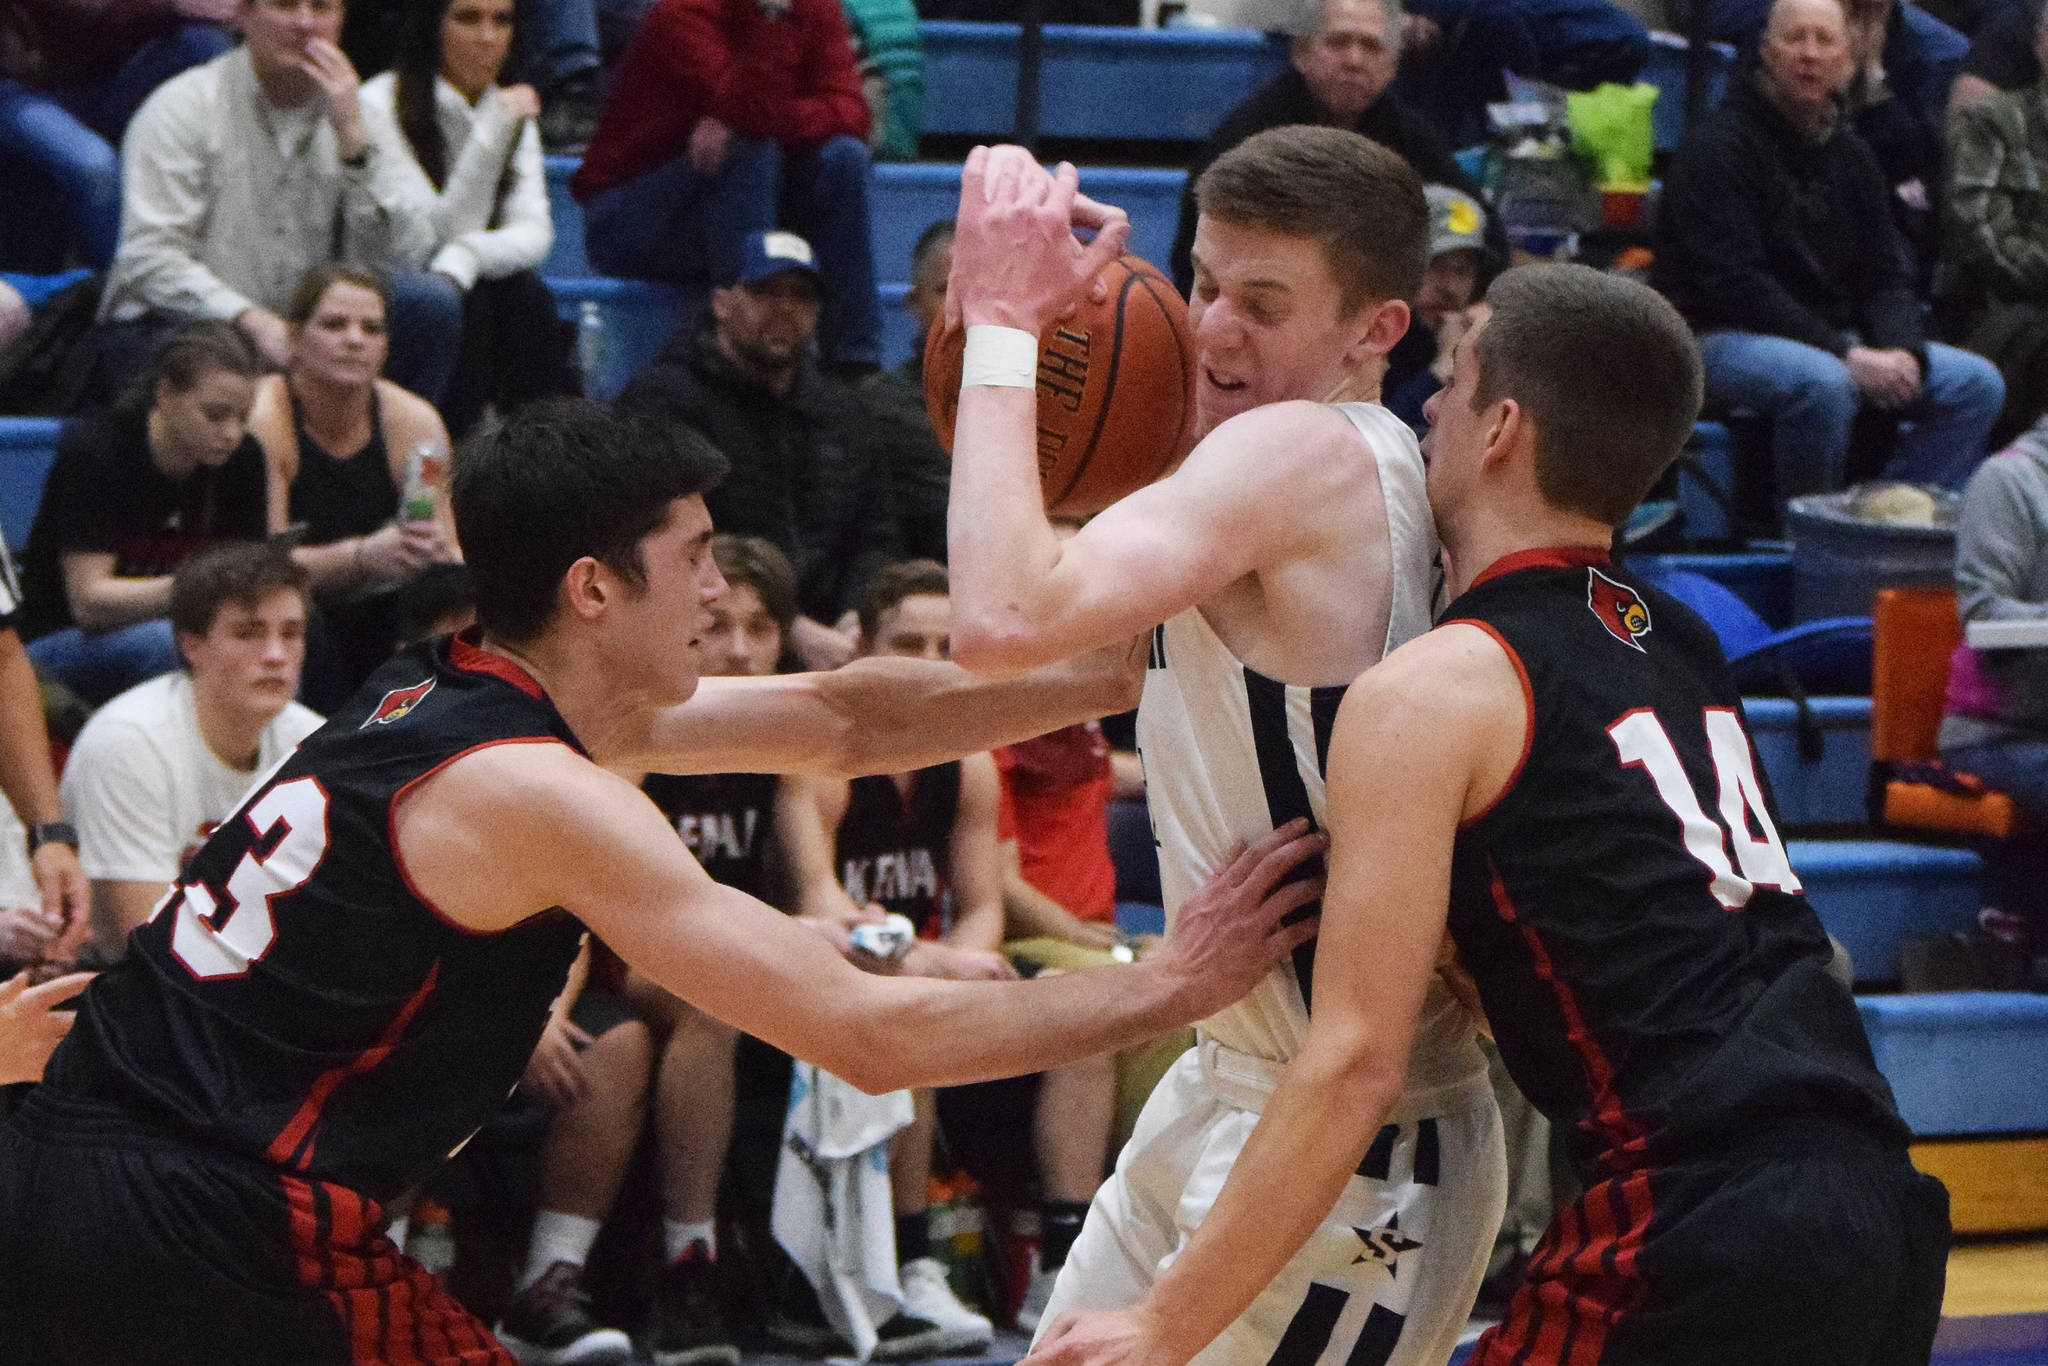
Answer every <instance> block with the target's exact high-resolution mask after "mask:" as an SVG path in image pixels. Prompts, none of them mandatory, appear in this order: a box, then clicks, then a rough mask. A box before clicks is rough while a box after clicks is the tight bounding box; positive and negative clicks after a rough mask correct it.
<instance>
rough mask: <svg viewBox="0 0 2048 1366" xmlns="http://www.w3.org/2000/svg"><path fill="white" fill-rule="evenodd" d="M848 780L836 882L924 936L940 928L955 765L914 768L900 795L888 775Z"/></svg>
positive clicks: (945, 907) (945, 912)
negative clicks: (906, 795)
mask: <svg viewBox="0 0 2048 1366" xmlns="http://www.w3.org/2000/svg"><path fill="white" fill-rule="evenodd" d="M848 787H849V789H850V790H849V791H848V793H847V798H846V815H845V816H844V817H842V818H841V819H840V822H839V835H838V840H837V842H836V844H835V846H834V854H835V856H836V858H837V860H838V863H839V885H840V886H842V887H844V888H845V889H846V894H847V895H848V896H850V897H852V898H853V900H854V902H855V903H856V904H858V905H862V906H879V907H881V908H882V909H883V910H884V911H890V912H893V913H895V914H897V915H901V916H906V917H908V918H909V920H910V923H911V924H913V925H915V926H917V932H918V933H919V934H921V935H924V936H926V937H927V938H929V937H932V936H935V935H939V934H943V933H944V932H945V931H946V930H947V929H948V928H949V925H948V923H947V922H948V921H949V919H950V918H951V909H950V900H951V899H950V880H951V873H952V850H953V816H954V813H955V812H956V811H958V810H959V807H960V765H959V764H957V763H946V764H935V765H933V766H932V767H930V768H922V769H919V770H918V771H917V772H916V773H915V774H913V775H912V776H911V782H910V796H909V798H908V799H907V800H906V799H905V798H904V796H903V795H902V793H900V792H898V791H897V789H896V782H895V780H894V779H893V778H891V777H889V776H888V775H887V774H872V775H870V776H868V777H865V778H855V779H854V780H853V782H852V783H850V784H848Z"/></svg>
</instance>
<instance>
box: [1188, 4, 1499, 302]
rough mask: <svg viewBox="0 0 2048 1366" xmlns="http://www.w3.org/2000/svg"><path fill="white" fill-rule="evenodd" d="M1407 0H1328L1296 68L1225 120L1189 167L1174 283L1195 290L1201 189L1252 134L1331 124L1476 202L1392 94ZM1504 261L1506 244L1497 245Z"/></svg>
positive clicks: (1466, 182)
mask: <svg viewBox="0 0 2048 1366" xmlns="http://www.w3.org/2000/svg"><path fill="white" fill-rule="evenodd" d="M1403 24H1404V19H1403V15H1402V11H1401V0H1323V3H1322V4H1321V7H1320V9H1319V10H1318V21H1317V27H1316V30H1315V32H1314V33H1312V34H1309V35H1307V36H1305V37H1297V38H1294V39H1293V40H1292V41H1291V43H1290V47H1289V51H1290V54H1291V56H1292V59H1293V65H1292V66H1291V67H1290V68H1289V69H1288V70H1286V71H1284V72H1282V73H1281V74H1280V75H1278V76H1276V77H1274V78H1273V79H1272V80H1271V81H1269V82H1267V83H1266V85H1265V86H1263V87H1262V88H1260V89H1259V90H1257V91H1256V92H1254V93H1253V94H1252V96H1251V97H1250V98H1249V99H1247V100H1245V102H1244V103H1242V104H1240V105H1238V106H1237V108H1235V109H1233V110H1231V111H1230V112H1229V113H1228V114H1226V115H1224V116H1223V122H1222V123H1220V124H1218V125H1217V128H1216V131H1215V133H1213V134H1212V135H1211V136H1210V138H1209V141H1208V142H1207V143H1205V144H1204V145H1203V147H1202V150H1201V152H1200V153H1199V154H1198V155H1197V156H1196V158H1195V162H1194V164H1193V165H1192V166H1190V167H1189V168H1188V179H1187V186H1186V188H1185V189H1183V190H1182V191H1181V197H1180V229H1179V231H1178V232H1177V233H1176V234H1175V236H1174V240H1173V259H1172V269H1173V278H1174V282H1175V283H1176V284H1177V285H1179V286H1180V290H1181V292H1182V293H1183V294H1185V293H1187V292H1188V290H1189V288H1190V287H1191V286H1192V285H1193V283H1194V266H1193V264H1192V263H1191V261H1190V256H1189V254H1190V252H1191V251H1192V250H1193V249H1194V244H1195V182H1196V181H1197V180H1199V179H1200V178H1201V175H1202V172H1203V171H1205V170H1207V169H1208V168H1209V163H1210V162H1212V161H1214V160H1216V158H1217V157H1220V156H1222V155H1223V154H1224V153H1225V152H1227V151H1229V150H1230V149H1231V148H1233V147H1235V146H1237V144H1238V143H1240V142H1243V141H1244V140H1245V139H1246V138H1248V137H1250V136H1251V135H1252V134H1254V133H1258V132H1263V131H1264V130H1266V129H1268V128H1278V127H1280V126H1282V125H1284V124H1290V123H1327V124H1332V125H1334V126H1336V127H1339V128H1349V129H1351V130H1352V131H1354V132H1358V133H1363V134H1364V135H1365V136H1367V137H1369V138H1371V139H1372V140H1373V141H1375V142H1377V143H1380V144H1382V145H1383V146H1385V147H1388V148H1390V149H1391V150H1393V151H1395V152H1397V153H1399V154H1400V156H1401V157H1402V159H1403V160H1405V161H1407V162H1408V164H1409V165H1411V166H1413V167H1414V168H1415V170H1416V173H1417V174H1419V175H1420V176H1421V177H1422V179H1423V181H1424V182H1425V183H1428V184H1435V185H1450V186H1454V187H1456V188H1457V189H1460V190H1463V191H1464V192H1465V193H1466V194H1469V195H1471V196H1472V197H1473V198H1474V199H1477V198H1478V197H1479V195H1480V189H1479V185H1478V183H1477V182H1475V181H1474V180H1473V179H1472V178H1471V177H1470V176H1468V175H1466V174H1465V172H1464V171H1463V170H1461V169H1459V167H1458V163H1457V162H1456V161H1455V160H1453V159H1452V157H1451V152H1450V148H1449V147H1447V146H1446V145H1445V143H1444V141H1443V139H1442V138H1441V137H1439V136H1438V135H1437V132H1436V130H1435V129H1434V128H1432V127H1431V126H1430V123H1429V121H1428V120H1427V119H1425V118H1423V117H1422V116H1421V115H1420V114H1418V113H1416V112H1415V111H1414V110H1412V109H1410V108H1409V107H1408V106H1407V105H1406V104H1404V103H1403V102H1402V100H1401V98H1400V97H1399V96H1398V95H1395V94H1393V93H1392V92H1390V91H1389V90H1388V89H1387V87H1388V86H1389V85H1391V84H1392V83H1393V80H1394V72H1395V69H1396V68H1397V66H1398V65H1399V63H1400V58H1401V34H1402V28H1403ZM1499 246H1500V255H1501V257H1502V259H1505V258H1506V256H1507V250H1506V240H1505V238H1503V239H1502V240H1501V242H1500V244H1499Z"/></svg>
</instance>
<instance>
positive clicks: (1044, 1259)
mask: <svg viewBox="0 0 2048 1366" xmlns="http://www.w3.org/2000/svg"><path fill="white" fill-rule="evenodd" d="M1087 1217H1088V1206H1087V1205H1086V1204H1084V1203H1083V1202H1081V1201H1079V1200H1045V1201H1042V1202H1040V1204H1039V1206H1038V1265H1039V1269H1040V1270H1043V1271H1057V1270H1058V1269H1059V1268H1060V1267H1063V1266H1065V1265H1066V1264H1067V1253H1068V1251H1069V1250H1070V1249H1072V1247H1073V1246H1074V1239H1076V1238H1078V1237H1080V1236H1081V1221H1082V1220H1083V1219H1085V1218H1087Z"/></svg>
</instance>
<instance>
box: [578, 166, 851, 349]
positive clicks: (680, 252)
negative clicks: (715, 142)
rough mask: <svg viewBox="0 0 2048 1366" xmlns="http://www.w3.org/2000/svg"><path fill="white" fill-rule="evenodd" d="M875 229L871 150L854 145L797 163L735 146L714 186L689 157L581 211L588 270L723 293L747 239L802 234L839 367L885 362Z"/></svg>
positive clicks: (823, 326)
mask: <svg viewBox="0 0 2048 1366" xmlns="http://www.w3.org/2000/svg"><path fill="white" fill-rule="evenodd" d="M868 224H869V219H868V149H867V146H866V144H864V143H862V142H861V141H859V140H858V139H857V138H850V137H837V138H833V139H832V140H831V141H830V142H827V143H825V144H824V145H823V146H821V147H814V148H808V149H804V150H800V151H799V150H793V149H790V148H787V147H784V146H782V145H781V144H779V143H775V142H752V141H748V140H746V139H742V138H734V139H733V140H732V148H731V151H730V152H729V153H728V154H727V156H726V162H725V166H724V167H723V168H722V169H721V170H720V171H719V172H718V174H717V175H714V176H704V175H699V174H698V173H697V171H696V170H695V169H694V168H693V167H692V166H691V165H690V159H689V156H688V155H687V154H685V155H682V156H678V157H676V158H675V159H674V160H672V161H668V162H665V163H663V164H662V165H660V166H657V167H655V168H654V169H653V170H651V171H646V172H644V173H642V174H640V175H638V176H635V177H634V178H633V179H631V180H628V181H624V182H622V183H621V184H618V185H614V186H612V187H610V188H609V189H605V190H600V191H598V192H597V193H596V194H594V195H592V196H591V197H590V199H589V200H588V201H586V202H585V203H584V205H583V240H584V245H585V247H586V248H587V249H588V250H589V253H590V263H591V264H592V265H594V266H596V267H597V268H598V270H600V271H602V272H603V273H604V274H606V275H623V276H626V277H628V278H632V279H643V280H671V281H675V282H676V283H679V284H699V285H701V284H706V283H712V284H716V283H718V282H720V281H722V280H724V279H727V278H729V276H728V275H727V274H726V272H727V270H728V267H729V263H730V262H731V261H732V259H733V257H734V254H735V253H736V252H737V250H738V248H739V243H740V239H742V238H744V237H745V236H746V235H747V234H748V233H750V232H759V231H764V230H766V229H769V228H777V227H781V228H788V229H789V230H790V231H792V232H795V233H799V234H801V235H802V236H803V237H804V238H805V239H806V240H808V241H809V242H810V244H811V249H812V250H813V251H815V252H816V253H817V256H818V273H819V274H820V275H822V276H823V277H824V279H825V311H824V315H823V317H822V318H821V319H820V320H819V325H818V343H819V347H820V349H821V350H822V351H823V352H824V354H825V358H826V359H827V360H828V361H834V362H841V363H844V362H879V361H880V360H881V358H882V303H881V298H880V296H879V295H877V294H876V292H875V249H874V238H873V236H872V234H871V232H870V230H869V226H868Z"/></svg>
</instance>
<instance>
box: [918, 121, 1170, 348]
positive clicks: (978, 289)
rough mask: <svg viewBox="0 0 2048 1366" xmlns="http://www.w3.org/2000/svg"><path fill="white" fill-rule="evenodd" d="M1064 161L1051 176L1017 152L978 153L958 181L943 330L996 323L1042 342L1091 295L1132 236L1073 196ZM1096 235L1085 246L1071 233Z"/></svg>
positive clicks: (1102, 209)
mask: <svg viewBox="0 0 2048 1366" xmlns="http://www.w3.org/2000/svg"><path fill="white" fill-rule="evenodd" d="M1079 184H1080V177H1079V173H1078V172H1076V171H1075V170H1074V168H1073V167H1072V166H1071V165H1069V164H1068V163H1066V162H1061V163H1060V165H1059V167H1058V169H1057V170H1055V171H1051V172H1048V171H1047V170H1046V169H1045V168H1044V167H1043V166H1040V165H1039V164H1038V162H1037V161H1035V160H1034V159H1033V158H1032V156H1031V154H1030V153H1029V152H1027V151H1025V150H1024V149H1023V148H1021V147H1007V146H1005V147H977V148H975V149H974V151H973V152H971V153H969V154H968V157H967V165H966V168H965V169H964V170H963V171H962V172H961V176H960V215H959V219H958V221H957V223H956V225H955V228H954V234H953V273H952V275H951V277H950V278H949V281H948V283H947V286H946V316H947V320H948V322H949V323H955V322H957V323H959V324H962V325H965V326H969V327H972V326H974V325H976V324H979V323H994V324H998V325H1000V326H1003V327H1015V328H1020V329H1022V330H1023V331H1026V332H1029V333H1030V334H1031V335H1032V336H1034V337H1036V336H1040V335H1042V334H1043V333H1044V332H1045V330H1046V329H1047V328H1048V327H1049V326H1051V325H1052V324H1053V323H1054V322H1057V321H1058V320H1059V319H1060V318H1063V317H1065V316H1066V315H1067V314H1069V313H1071V312H1073V311H1074V309H1075V308H1076V307H1077V306H1078V305H1079V304H1080V303H1081V301H1082V300H1083V299H1084V298H1086V297H1088V296H1089V294H1090V293H1091V292H1092V291H1093V290H1094V288H1095V277H1096V275H1097V274H1099V273H1100V272H1101V270H1102V268H1103V267H1104V266H1106V265H1108V264H1109V263H1110V262H1111V261H1113V260H1115V259H1116V258H1117V257H1118V256H1119V255H1120V254H1122V252H1123V249H1124V244H1125V243H1126V242H1128V241H1129V239H1130V235H1131V224H1130V220H1129V219H1128V218H1126V217H1125V216H1124V213H1123V211H1122V210H1120V209H1114V208H1111V207H1109V206H1107V205H1103V204H1098V203H1096V202H1095V201H1094V200H1091V199H1087V198H1086V197H1084V196H1082V195H1081V194H1080V193H1079V192H1078V187H1079ZM1077 226H1079V227H1083V228H1093V229H1095V230H1096V231H1095V240H1094V241H1092V242H1090V243H1088V244H1087V245H1085V246H1084V245H1082V243H1081V241H1080V240H1079V239H1078V238H1076V237H1075V236H1074V229H1075V227H1077Z"/></svg>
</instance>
